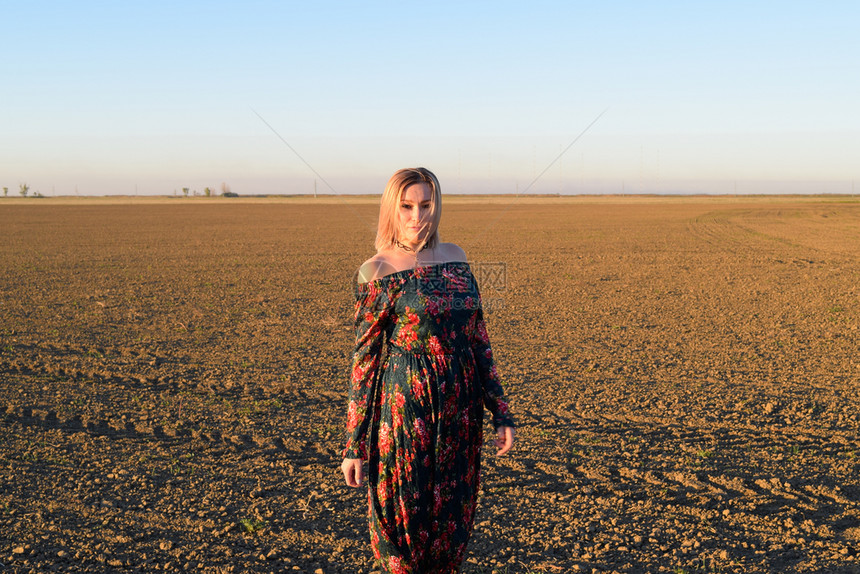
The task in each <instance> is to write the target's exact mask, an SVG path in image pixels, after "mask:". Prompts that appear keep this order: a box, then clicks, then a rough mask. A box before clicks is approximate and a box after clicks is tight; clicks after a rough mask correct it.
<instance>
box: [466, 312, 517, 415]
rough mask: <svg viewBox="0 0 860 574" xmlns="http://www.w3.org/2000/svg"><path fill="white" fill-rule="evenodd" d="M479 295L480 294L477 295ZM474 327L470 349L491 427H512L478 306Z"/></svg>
mask: <svg viewBox="0 0 860 574" xmlns="http://www.w3.org/2000/svg"><path fill="white" fill-rule="evenodd" d="M479 297H480V296H479ZM474 321H475V328H474V331H473V335H472V350H473V352H474V354H475V360H476V361H477V367H478V376H479V377H480V379H481V385H482V387H483V389H484V406H486V407H487V409H489V411H490V412H491V413H492V415H493V427H494V428H496V429H498V428H499V427H513V426H514V419H513V417H512V416H511V414H510V412H509V410H508V401H507V399H505V392H504V390H503V389H502V383H501V380H500V378H499V373H498V372H497V371H496V364H495V361H493V351H492V349H491V348H490V337H489V335H488V334H487V325H486V323H485V322H484V312H483V310H482V308H481V307H480V306H479V307H478V309H477V311H476V312H475V318H474Z"/></svg>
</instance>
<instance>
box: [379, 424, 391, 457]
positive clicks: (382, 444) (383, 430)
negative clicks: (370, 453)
mask: <svg viewBox="0 0 860 574" xmlns="http://www.w3.org/2000/svg"><path fill="white" fill-rule="evenodd" d="M390 450H391V427H389V426H388V423H386V422H384V423H382V426H381V427H379V453H380V454H383V455H386V454H388V453H389V451H390Z"/></svg>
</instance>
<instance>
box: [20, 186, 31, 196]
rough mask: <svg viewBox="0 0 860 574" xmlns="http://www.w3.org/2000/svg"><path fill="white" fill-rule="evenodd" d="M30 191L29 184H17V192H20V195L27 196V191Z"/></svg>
mask: <svg viewBox="0 0 860 574" xmlns="http://www.w3.org/2000/svg"><path fill="white" fill-rule="evenodd" d="M29 191H30V186H29V185H27V184H26V183H22V184H21V185H19V186H18V193H20V194H21V197H27V192H29Z"/></svg>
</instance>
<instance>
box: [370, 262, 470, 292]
mask: <svg viewBox="0 0 860 574" xmlns="http://www.w3.org/2000/svg"><path fill="white" fill-rule="evenodd" d="M443 265H466V266H468V265H469V262H468V261H442V262H440V263H433V264H431V265H416V266H415V267H409V268H408V269H401V270H400V271H395V272H394V273H389V274H388V275H383V276H382V277H377V278H376V279H371V280H370V281H366V282H364V283H357V285H358V287H359V288H361V287H364V286H366V285H371V284H374V283H381V282H383V281H388V280H390V279H393V278H395V277H397V276H399V275H403V274H406V275H410V274H412V273H414V272H415V271H418V270H419V269H430V268H431V267H442V266H443Z"/></svg>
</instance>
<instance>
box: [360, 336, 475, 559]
mask: <svg viewBox="0 0 860 574" xmlns="http://www.w3.org/2000/svg"><path fill="white" fill-rule="evenodd" d="M475 363H476V361H475V357H474V356H473V354H472V350H471V349H470V348H466V349H464V350H463V351H462V353H459V354H439V355H433V354H427V353H409V352H401V351H399V350H397V351H394V352H392V353H391V354H390V355H389V357H388V359H387V361H386V363H385V364H384V365H383V371H382V374H381V377H382V378H381V381H380V385H379V391H378V395H377V397H375V401H374V402H375V403H376V409H375V412H376V413H377V416H375V417H374V420H373V422H372V426H373V428H372V429H371V430H370V432H369V433H368V442H369V444H368V446H369V447H370V448H369V449H368V451H369V453H370V454H369V460H368V463H369V476H368V478H369V481H368V482H369V488H368V490H369V492H368V494H369V496H368V498H369V507H370V508H369V512H370V520H369V524H370V538H371V544H372V548H373V553H374V556H375V557H376V558H377V560H378V561H379V565H380V566H381V567H382V568H384V569H385V570H386V571H388V572H391V573H392V574H451V573H455V572H459V571H460V565H461V564H462V562H463V559H464V557H465V552H466V544H467V542H468V540H469V536H470V535H471V532H472V525H473V521H474V516H475V507H476V503H477V496H478V486H479V481H480V470H479V469H480V457H481V442H482V420H483V408H484V407H483V404H482V400H481V397H482V390H481V383H480V380H479V377H478V375H477V373H476V372H475Z"/></svg>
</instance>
